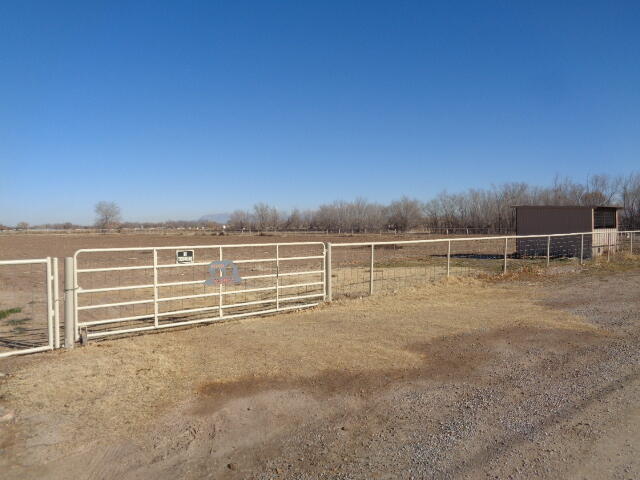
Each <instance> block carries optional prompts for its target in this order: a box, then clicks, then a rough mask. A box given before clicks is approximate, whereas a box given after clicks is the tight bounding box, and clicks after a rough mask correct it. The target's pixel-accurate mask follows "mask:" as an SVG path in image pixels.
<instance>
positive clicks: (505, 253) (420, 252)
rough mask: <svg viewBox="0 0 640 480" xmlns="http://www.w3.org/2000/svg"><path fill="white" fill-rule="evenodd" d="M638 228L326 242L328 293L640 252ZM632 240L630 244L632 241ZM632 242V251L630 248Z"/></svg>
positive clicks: (356, 292)
mask: <svg viewBox="0 0 640 480" xmlns="http://www.w3.org/2000/svg"><path fill="white" fill-rule="evenodd" d="M639 233H640V232H639V231H623V232H615V231H614V232H610V231H607V232H604V233H595V232H588V233H569V234H554V235H527V236H515V235H512V236H501V237H475V238H468V237H464V238H446V239H433V240H404V241H389V242H353V243H333V244H328V251H327V255H328V257H329V258H330V259H331V261H330V264H329V270H330V272H328V273H327V275H328V278H329V279H330V281H329V285H328V297H329V299H333V298H340V297H354V296H363V295H371V294H373V293H375V292H379V291H384V292H393V291H395V290H398V289H399V288H403V287H408V286H418V285H423V284H425V283H428V282H432V281H436V280H439V279H442V278H446V277H451V276H478V275H496V274H502V273H506V272H507V271H508V270H509V269H511V270H518V269H522V268H524V267H534V266H550V265H551V264H554V265H556V264H561V263H562V264H567V263H568V262H574V263H577V264H582V263H584V262H585V261H591V260H593V259H597V258H604V259H610V258H611V255H617V254H622V253H639V247H640V246H639V245H638V240H639V239H640V238H639V237H640V235H639ZM634 243H635V246H634ZM634 248H635V252H634Z"/></svg>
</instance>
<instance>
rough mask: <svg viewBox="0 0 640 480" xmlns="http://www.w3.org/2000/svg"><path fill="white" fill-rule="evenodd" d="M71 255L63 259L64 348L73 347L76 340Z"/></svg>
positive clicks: (73, 266)
mask: <svg viewBox="0 0 640 480" xmlns="http://www.w3.org/2000/svg"><path fill="white" fill-rule="evenodd" d="M74 270H75V265H74V264H73V257H65V259H64V348H73V347H74V346H75V340H76V328H75V307H74V283H75V275H74Z"/></svg>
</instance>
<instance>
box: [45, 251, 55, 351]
mask: <svg viewBox="0 0 640 480" xmlns="http://www.w3.org/2000/svg"><path fill="white" fill-rule="evenodd" d="M45 278H46V282H45V285H46V286H47V334H48V337H49V342H48V345H49V348H51V349H52V350H53V348H54V344H55V341H54V337H55V332H54V328H53V323H54V319H53V317H54V314H53V291H52V290H53V288H52V287H53V285H52V281H51V279H52V278H53V262H52V261H51V257H47V263H46V272H45Z"/></svg>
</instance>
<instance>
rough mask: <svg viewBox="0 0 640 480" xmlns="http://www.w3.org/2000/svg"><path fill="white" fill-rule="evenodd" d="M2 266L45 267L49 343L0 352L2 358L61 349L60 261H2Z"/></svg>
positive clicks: (34, 259) (49, 259) (40, 259)
mask: <svg viewBox="0 0 640 480" xmlns="http://www.w3.org/2000/svg"><path fill="white" fill-rule="evenodd" d="M1 265H44V266H45V268H44V270H45V271H44V274H45V281H44V288H45V295H46V321H47V334H46V337H47V343H46V345H42V346H37V347H30V348H20V349H15V350H10V351H7V352H0V358H5V357H10V356H13V355H24V354H28V353H37V352H45V351H47V350H53V349H54V348H60V317H59V312H60V307H59V302H60V298H59V288H58V259H57V258H51V257H46V258H33V259H25V260H0V266H1Z"/></svg>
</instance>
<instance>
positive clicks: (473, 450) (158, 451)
mask: <svg viewBox="0 0 640 480" xmlns="http://www.w3.org/2000/svg"><path fill="white" fill-rule="evenodd" d="M639 347H640V264H639V263H638V262H637V261H635V262H633V261H628V262H626V263H625V264H624V265H611V266H607V267H601V268H595V269H593V268H592V269H590V270H588V271H576V272H575V273H571V274H564V275H554V276H551V277H538V276H536V275H531V276H528V277H523V276H520V277H518V278H512V279H510V282H496V281H480V280H460V279H456V280H452V281H450V282H449V284H447V285H445V284H434V285H430V286H425V287H420V288H415V289H401V290H398V291H397V292H396V293H395V294H394V295H389V296H385V295H381V296H374V297H371V298H365V299H360V300H357V299H356V300H342V301H338V302H334V304H332V305H330V306H323V307H320V308H316V309H313V310H309V311H305V312H301V313H294V314H286V315H278V316H274V317H266V318H253V319H246V320H241V321H230V322H227V323H222V324H217V325H208V326H204V327H200V328H191V329H187V330H182V331H168V332H163V333H160V334H153V335H146V336H140V337H134V338H127V339H119V340H112V341H103V342H99V343H93V344H91V345H89V346H88V347H84V348H78V349H76V350H74V351H71V352H65V351H56V352H51V353H45V354H40V355H34V356H29V357H14V358H10V359H6V360H3V361H2V362H1V363H0V371H1V372H3V373H4V376H3V377H0V406H1V408H2V410H1V411H0V417H3V419H4V421H2V422H1V423H0V449H1V450H0V471H2V472H3V478H7V479H25V478H60V479H62V478H194V479H195V478H257V479H267V478H291V479H293V478H295V479H314V478H341V479H348V478H363V479H364V478H367V479H369V478H580V479H583V478H589V479H591V478H594V479H596V478H598V479H599V478H620V479H631V478H640V433H639V432H640V403H639V401H638V399H639V398H640V348H639ZM12 417H13V418H12Z"/></svg>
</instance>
